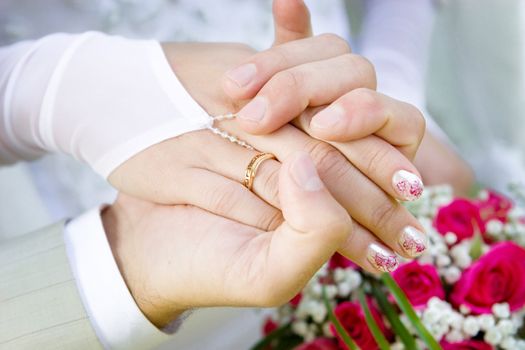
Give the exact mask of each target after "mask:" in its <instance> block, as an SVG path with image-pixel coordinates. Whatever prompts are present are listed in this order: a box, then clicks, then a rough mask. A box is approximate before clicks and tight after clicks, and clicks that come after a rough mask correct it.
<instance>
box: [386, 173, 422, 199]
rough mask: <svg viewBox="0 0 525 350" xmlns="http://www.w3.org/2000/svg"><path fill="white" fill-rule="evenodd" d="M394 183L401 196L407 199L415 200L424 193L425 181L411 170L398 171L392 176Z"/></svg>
mask: <svg viewBox="0 0 525 350" xmlns="http://www.w3.org/2000/svg"><path fill="white" fill-rule="evenodd" d="M392 184H393V186H394V189H395V191H396V192H397V193H398V194H399V196H400V197H401V198H402V199H404V200H406V201H414V200H416V199H418V198H419V197H421V195H422V194H423V189H424V186H423V181H421V179H420V178H419V177H418V176H417V175H415V174H412V173H411V172H409V171H406V170H399V171H396V173H395V174H394V176H393V178H392Z"/></svg>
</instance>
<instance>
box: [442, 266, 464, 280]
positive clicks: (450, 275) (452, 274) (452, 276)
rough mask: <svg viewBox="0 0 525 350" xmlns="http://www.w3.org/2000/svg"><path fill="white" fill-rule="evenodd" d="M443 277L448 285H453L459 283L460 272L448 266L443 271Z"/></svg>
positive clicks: (456, 268)
mask: <svg viewBox="0 0 525 350" xmlns="http://www.w3.org/2000/svg"><path fill="white" fill-rule="evenodd" d="M443 277H444V278H445V281H446V282H447V283H448V284H454V283H456V282H457V281H459V278H460V277H461V270H460V269H459V268H458V267H456V266H450V267H448V268H447V269H446V270H445V273H444V274H443Z"/></svg>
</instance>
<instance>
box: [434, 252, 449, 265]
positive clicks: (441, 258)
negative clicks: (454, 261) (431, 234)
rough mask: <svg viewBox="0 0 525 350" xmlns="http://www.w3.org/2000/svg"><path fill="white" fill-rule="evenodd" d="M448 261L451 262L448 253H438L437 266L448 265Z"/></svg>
mask: <svg viewBox="0 0 525 350" xmlns="http://www.w3.org/2000/svg"><path fill="white" fill-rule="evenodd" d="M450 263H451V260H450V257H449V256H448V255H444V254H440V255H438V257H437V259H436V264H437V266H439V267H444V266H448V265H450Z"/></svg>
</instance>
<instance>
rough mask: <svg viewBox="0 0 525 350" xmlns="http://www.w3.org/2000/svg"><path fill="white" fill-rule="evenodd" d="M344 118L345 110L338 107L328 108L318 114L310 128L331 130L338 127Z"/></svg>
mask: <svg viewBox="0 0 525 350" xmlns="http://www.w3.org/2000/svg"><path fill="white" fill-rule="evenodd" d="M343 118H344V110H343V109H342V108H341V107H338V106H332V107H328V108H326V109H324V110H322V111H321V112H319V113H317V115H316V116H314V117H313V118H312V120H311V122H310V126H311V127H313V128H316V129H330V128H333V127H334V126H336V125H337V124H338V123H339V122H340V121H341V120H343Z"/></svg>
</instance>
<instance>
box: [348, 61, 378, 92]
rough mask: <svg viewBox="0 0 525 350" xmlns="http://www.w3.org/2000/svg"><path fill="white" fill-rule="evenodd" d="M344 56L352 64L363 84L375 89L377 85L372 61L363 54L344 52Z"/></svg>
mask: <svg viewBox="0 0 525 350" xmlns="http://www.w3.org/2000/svg"><path fill="white" fill-rule="evenodd" d="M344 57H345V59H347V60H348V61H349V62H350V64H351V65H352V68H353V69H354V70H355V72H356V75H357V76H358V78H359V81H360V82H362V84H363V86H364V87H368V88H370V89H372V90H375V89H376V87H377V78H376V70H375V68H374V65H373V64H372V62H370V61H369V60H368V59H366V58H365V57H363V56H360V55H355V54H346V55H344Z"/></svg>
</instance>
